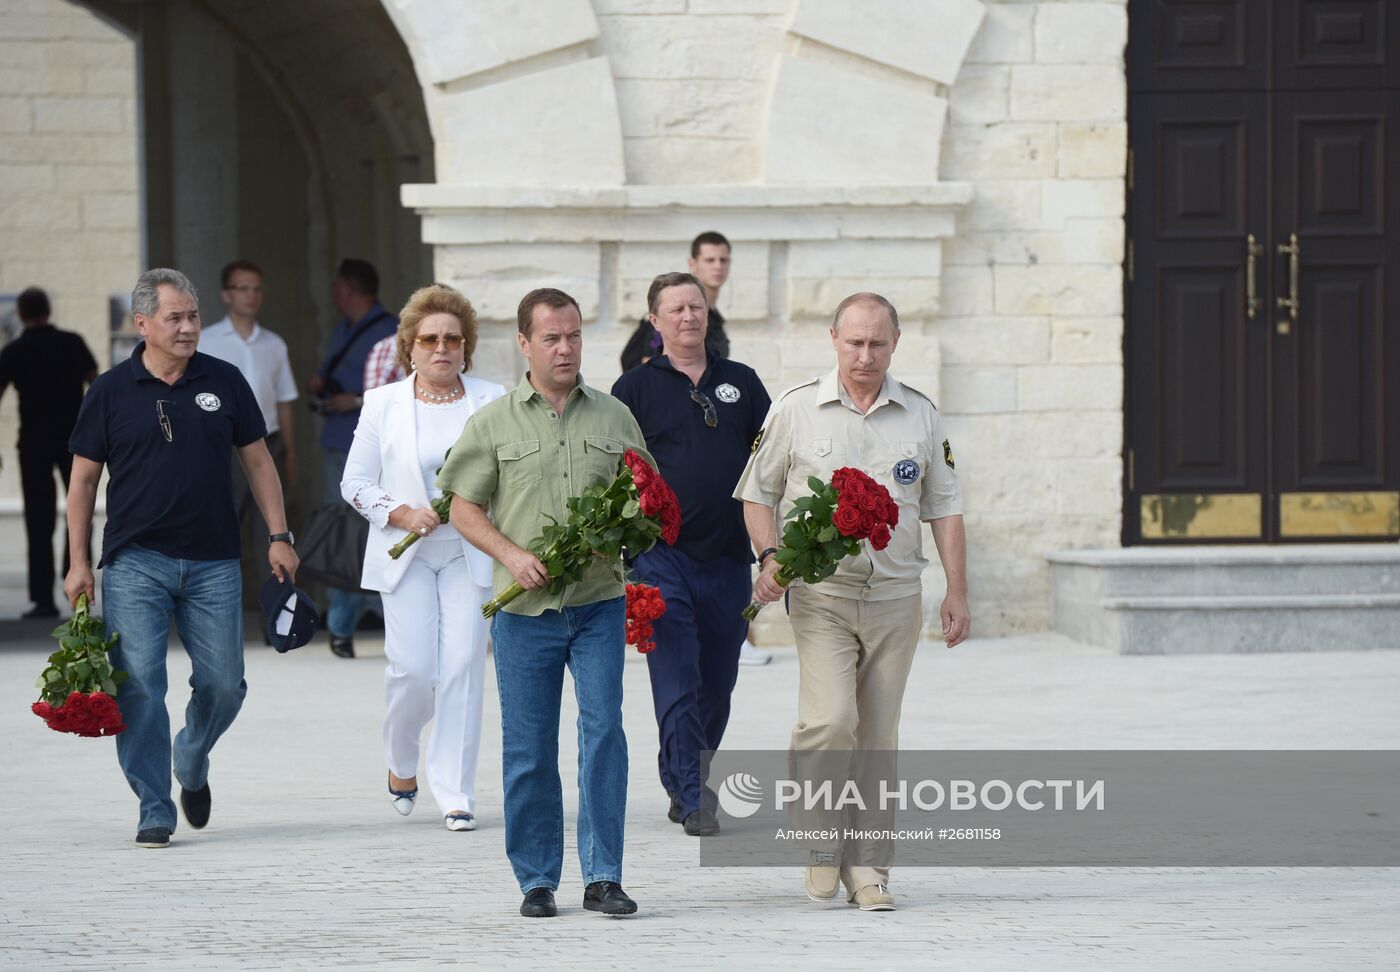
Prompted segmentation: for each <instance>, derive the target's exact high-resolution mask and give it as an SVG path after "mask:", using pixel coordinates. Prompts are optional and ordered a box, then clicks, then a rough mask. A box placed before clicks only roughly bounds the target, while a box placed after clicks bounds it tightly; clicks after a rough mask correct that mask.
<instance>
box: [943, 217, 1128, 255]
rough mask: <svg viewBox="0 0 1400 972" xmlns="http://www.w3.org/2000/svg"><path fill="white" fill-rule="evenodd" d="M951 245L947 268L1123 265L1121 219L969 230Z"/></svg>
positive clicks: (1077, 220)
mask: <svg viewBox="0 0 1400 972" xmlns="http://www.w3.org/2000/svg"><path fill="white" fill-rule="evenodd" d="M1032 221H1034V220H1032ZM953 244H954V245H953V246H951V247H950V248H949V250H948V255H947V258H946V261H947V263H948V264H949V265H962V266H972V265H982V264H988V265H990V264H999V263H1009V264H1015V265H1018V266H1030V265H1034V264H1044V265H1059V264H1071V263H1092V264H1115V265H1116V264H1121V263H1122V262H1123V220H1122V219H1121V218H1117V219H1115V218H1107V219H1069V220H1066V221H1065V225H1064V229H1061V230H1027V231H1018V230H969V231H968V232H966V233H963V234H961V235H960V236H958V237H957V239H956V240H954V241H953Z"/></svg>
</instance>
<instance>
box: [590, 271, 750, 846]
mask: <svg viewBox="0 0 1400 972" xmlns="http://www.w3.org/2000/svg"><path fill="white" fill-rule="evenodd" d="M647 306H648V307H649V308H650V311H651V313H650V316H649V320H650V322H651V324H652V325H653V326H654V327H655V328H656V330H657V331H658V332H659V333H660V334H661V336H662V340H663V341H664V342H665V345H664V346H665V352H666V353H665V354H662V355H659V356H658V357H655V358H652V359H651V360H650V361H648V362H647V363H646V364H645V365H643V366H642V367H640V368H636V369H633V370H632V371H629V372H627V373H625V374H624V375H623V376H622V377H621V378H619V379H618V380H617V384H615V385H613V389H612V393H613V394H614V395H615V396H617V397H618V398H619V399H621V400H622V401H623V402H624V403H625V404H626V405H627V407H628V408H630V409H631V410H632V414H633V415H635V416H636V418H637V424H638V425H640V426H641V428H642V435H643V436H644V437H645V438H646V443H647V448H648V449H649V450H650V451H651V454H652V455H653V456H654V457H655V458H656V462H657V465H658V467H659V469H660V471H661V474H662V475H663V476H665V477H666V481H667V482H668V483H670V484H671V487H672V488H673V489H674V490H675V491H676V497H677V498H678V499H679V500H680V505H681V514H682V517H683V520H682V523H681V534H680V539H679V540H678V541H677V542H676V544H675V545H674V546H666V545H665V544H657V545H656V546H655V547H654V548H652V549H651V550H650V551H648V552H647V553H645V554H642V555H641V556H640V557H638V558H637V562H636V565H635V570H636V573H637V575H638V576H639V577H640V578H641V579H642V580H643V581H645V582H646V583H649V584H654V585H656V586H657V587H659V588H661V593H662V596H663V597H665V599H666V613H665V614H664V615H662V617H661V618H660V620H658V621H657V622H656V644H657V650H656V651H654V652H652V653H651V654H649V655H648V656H647V670H648V672H649V673H650V675H651V694H652V701H653V703H654V705H655V708H656V723H657V728H658V729H659V730H660V736H661V751H660V755H659V757H658V760H657V762H658V764H659V768H660V772H661V783H662V785H663V786H665V787H666V792H667V793H668V794H669V795H670V798H671V808H670V812H669V816H670V818H671V819H672V820H673V821H676V822H677V823H683V824H684V826H685V832H686V833H687V834H691V835H694V836H703V835H707V834H713V833H717V832H718V831H719V823H718V821H717V820H716V819H715V813H714V805H713V802H712V799H713V798H712V797H709V796H707V795H706V794H705V792H704V789H703V784H704V777H703V767H702V766H701V765H700V754H701V752H702V751H704V750H707V749H718V748H719V744H720V740H721V738H723V736H724V727H725V725H726V724H727V723H728V721H729V696H730V693H731V692H732V691H733V690H734V681H735V678H736V676H737V674H738V664H739V648H740V646H741V645H742V644H743V642H744V633H745V631H746V630H747V624H746V622H745V621H744V619H743V618H742V617H741V616H740V612H742V611H743V609H744V606H745V605H746V604H747V603H748V601H749V564H751V563H752V562H753V554H752V552H751V551H750V549H749V544H748V534H747V533H746V532H745V530H744V515H743V509H742V506H741V504H739V503H737V502H736V501H735V500H734V499H732V495H733V492H734V486H735V485H736V484H737V483H738V482H739V476H740V474H741V473H743V471H744V466H745V464H746V463H747V462H748V458H749V448H750V445H751V444H752V442H753V440H754V437H755V436H757V435H758V432H759V430H760V429H761V428H762V427H763V419H764V417H765V416H766V415H767V414H768V405H769V399H768V393H767V391H765V390H764V387H763V383H762V382H760V381H759V380H758V375H756V374H755V373H754V371H753V369H752V368H750V367H749V366H748V365H743V364H739V363H738V362H735V361H730V360H728V359H726V358H720V357H717V356H716V355H715V354H714V353H713V352H707V351H706V349H705V331H706V324H707V319H708V313H707V312H708V310H709V306H708V304H707V302H706V299H705V291H704V288H703V287H702V286H701V285H700V281H698V280H697V279H695V277H693V276H691V275H690V274H688V273H663V274H662V275H661V276H659V277H657V278H656V279H655V280H653V281H652V283H651V287H650V289H649V290H648V292H647Z"/></svg>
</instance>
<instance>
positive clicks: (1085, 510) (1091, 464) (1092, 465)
mask: <svg viewBox="0 0 1400 972" xmlns="http://www.w3.org/2000/svg"><path fill="white" fill-rule="evenodd" d="M1055 512H1056V513H1060V514H1068V515H1074V514H1079V515H1085V516H1103V517H1109V516H1112V517H1114V518H1115V519H1116V518H1117V517H1118V516H1120V515H1122V512H1123V460H1122V459H1121V458H1111V459H1061V460H1059V461H1058V462H1056V464H1055Z"/></svg>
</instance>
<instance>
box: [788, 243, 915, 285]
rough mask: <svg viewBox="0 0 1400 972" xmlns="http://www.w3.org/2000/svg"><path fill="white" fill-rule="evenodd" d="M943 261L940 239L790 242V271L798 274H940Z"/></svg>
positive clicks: (877, 276)
mask: <svg viewBox="0 0 1400 972" xmlns="http://www.w3.org/2000/svg"><path fill="white" fill-rule="evenodd" d="M941 263H942V261H941V244H940V242H939V241H938V240H812V241H793V242H792V243H790V244H789V245H788V273H789V274H790V275H791V276H794V277H828V276H830V277H861V276H865V277H869V278H871V279H872V280H884V279H887V278H890V277H920V276H937V275H938V272H939V268H940V266H941ZM876 289H878V288H876Z"/></svg>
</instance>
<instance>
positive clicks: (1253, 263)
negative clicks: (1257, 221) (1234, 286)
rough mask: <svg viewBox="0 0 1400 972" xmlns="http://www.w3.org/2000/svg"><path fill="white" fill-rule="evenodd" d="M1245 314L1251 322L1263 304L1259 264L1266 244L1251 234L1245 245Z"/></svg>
mask: <svg viewBox="0 0 1400 972" xmlns="http://www.w3.org/2000/svg"><path fill="white" fill-rule="evenodd" d="M1244 252H1245V258H1244V290H1245V300H1244V313H1245V316H1246V317H1248V318H1249V319H1250V320H1251V321H1252V320H1254V315H1255V314H1257V313H1259V305H1260V304H1262V303H1263V301H1262V300H1260V298H1259V275H1258V268H1257V263H1258V261H1259V258H1260V257H1261V256H1263V255H1264V244H1263V243H1260V242H1259V241H1258V240H1256V239H1255V238H1254V234H1253V233H1250V234H1249V236H1248V237H1247V238H1246V240H1245V244H1244Z"/></svg>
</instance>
